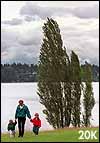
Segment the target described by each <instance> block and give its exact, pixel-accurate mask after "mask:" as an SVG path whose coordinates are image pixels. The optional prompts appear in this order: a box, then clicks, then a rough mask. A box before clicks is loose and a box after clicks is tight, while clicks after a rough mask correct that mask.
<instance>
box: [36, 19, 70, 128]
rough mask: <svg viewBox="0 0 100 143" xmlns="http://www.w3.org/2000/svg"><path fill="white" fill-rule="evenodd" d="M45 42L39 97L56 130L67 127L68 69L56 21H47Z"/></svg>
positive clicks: (41, 57)
mask: <svg viewBox="0 0 100 143" xmlns="http://www.w3.org/2000/svg"><path fill="white" fill-rule="evenodd" d="M43 33H44V37H43V42H42V46H41V50H40V57H39V70H38V95H39V97H40V103H42V104H43V105H44V106H45V109H44V110H43V112H44V114H46V119H47V121H48V122H49V123H50V124H51V125H52V126H53V127H54V128H61V127H62V128H63V127H64V126H65V117H64V114H66V113H65V102H64V101H65V96H64V82H65V76H66V73H65V71H66V70H65V69H66V68H67V64H68V61H67V58H66V53H65V50H64V48H63V41H62V38H61V34H60V29H59V26H58V24H57V22H56V21H54V20H53V19H49V18H48V19H47V22H46V23H44V26H43Z"/></svg>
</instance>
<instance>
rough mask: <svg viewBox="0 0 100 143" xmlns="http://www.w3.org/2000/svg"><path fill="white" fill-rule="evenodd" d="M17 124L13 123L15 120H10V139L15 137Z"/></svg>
mask: <svg viewBox="0 0 100 143" xmlns="http://www.w3.org/2000/svg"><path fill="white" fill-rule="evenodd" d="M16 124H17V122H16V121H15V122H13V120H9V123H8V127H7V129H8V131H9V134H10V137H15V126H16Z"/></svg>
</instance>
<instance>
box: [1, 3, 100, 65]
mask: <svg viewBox="0 0 100 143" xmlns="http://www.w3.org/2000/svg"><path fill="white" fill-rule="evenodd" d="M47 17H49V18H53V19H54V20H56V21H57V23H58V25H59V28H60V31H61V36H62V40H63V46H65V47H66V49H67V53H68V55H69V56H70V53H71V50H74V51H75V53H76V54H77V55H78V57H79V60H80V62H81V63H84V61H88V62H89V63H91V64H96V65H99V1H1V63H2V64H4V63H13V62H16V63H18V62H21V63H28V64H31V63H37V60H38V57H39V54H40V48H41V43H42V38H43V30H42V26H43V24H44V22H46V20H47Z"/></svg>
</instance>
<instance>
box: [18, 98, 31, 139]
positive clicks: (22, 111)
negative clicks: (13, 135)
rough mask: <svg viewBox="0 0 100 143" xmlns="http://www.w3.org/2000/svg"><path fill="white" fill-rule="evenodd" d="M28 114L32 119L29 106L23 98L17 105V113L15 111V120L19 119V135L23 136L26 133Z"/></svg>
mask: <svg viewBox="0 0 100 143" xmlns="http://www.w3.org/2000/svg"><path fill="white" fill-rule="evenodd" d="M26 115H27V117H28V118H29V119H31V115H30V111H29V109H28V107H27V106H26V105H25V104H24V101H23V100H19V105H18V106H17V109H16V113H15V120H16V119H18V128H19V136H18V137H23V135H24V126H25V121H26Z"/></svg>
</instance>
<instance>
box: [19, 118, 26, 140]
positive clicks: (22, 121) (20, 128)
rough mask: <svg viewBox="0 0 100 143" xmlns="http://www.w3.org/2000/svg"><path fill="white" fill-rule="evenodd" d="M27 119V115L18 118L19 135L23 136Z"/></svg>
mask: <svg viewBox="0 0 100 143" xmlns="http://www.w3.org/2000/svg"><path fill="white" fill-rule="evenodd" d="M25 121H26V118H25V117H19V118H18V128H19V137H23V135H24V125H25Z"/></svg>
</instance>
